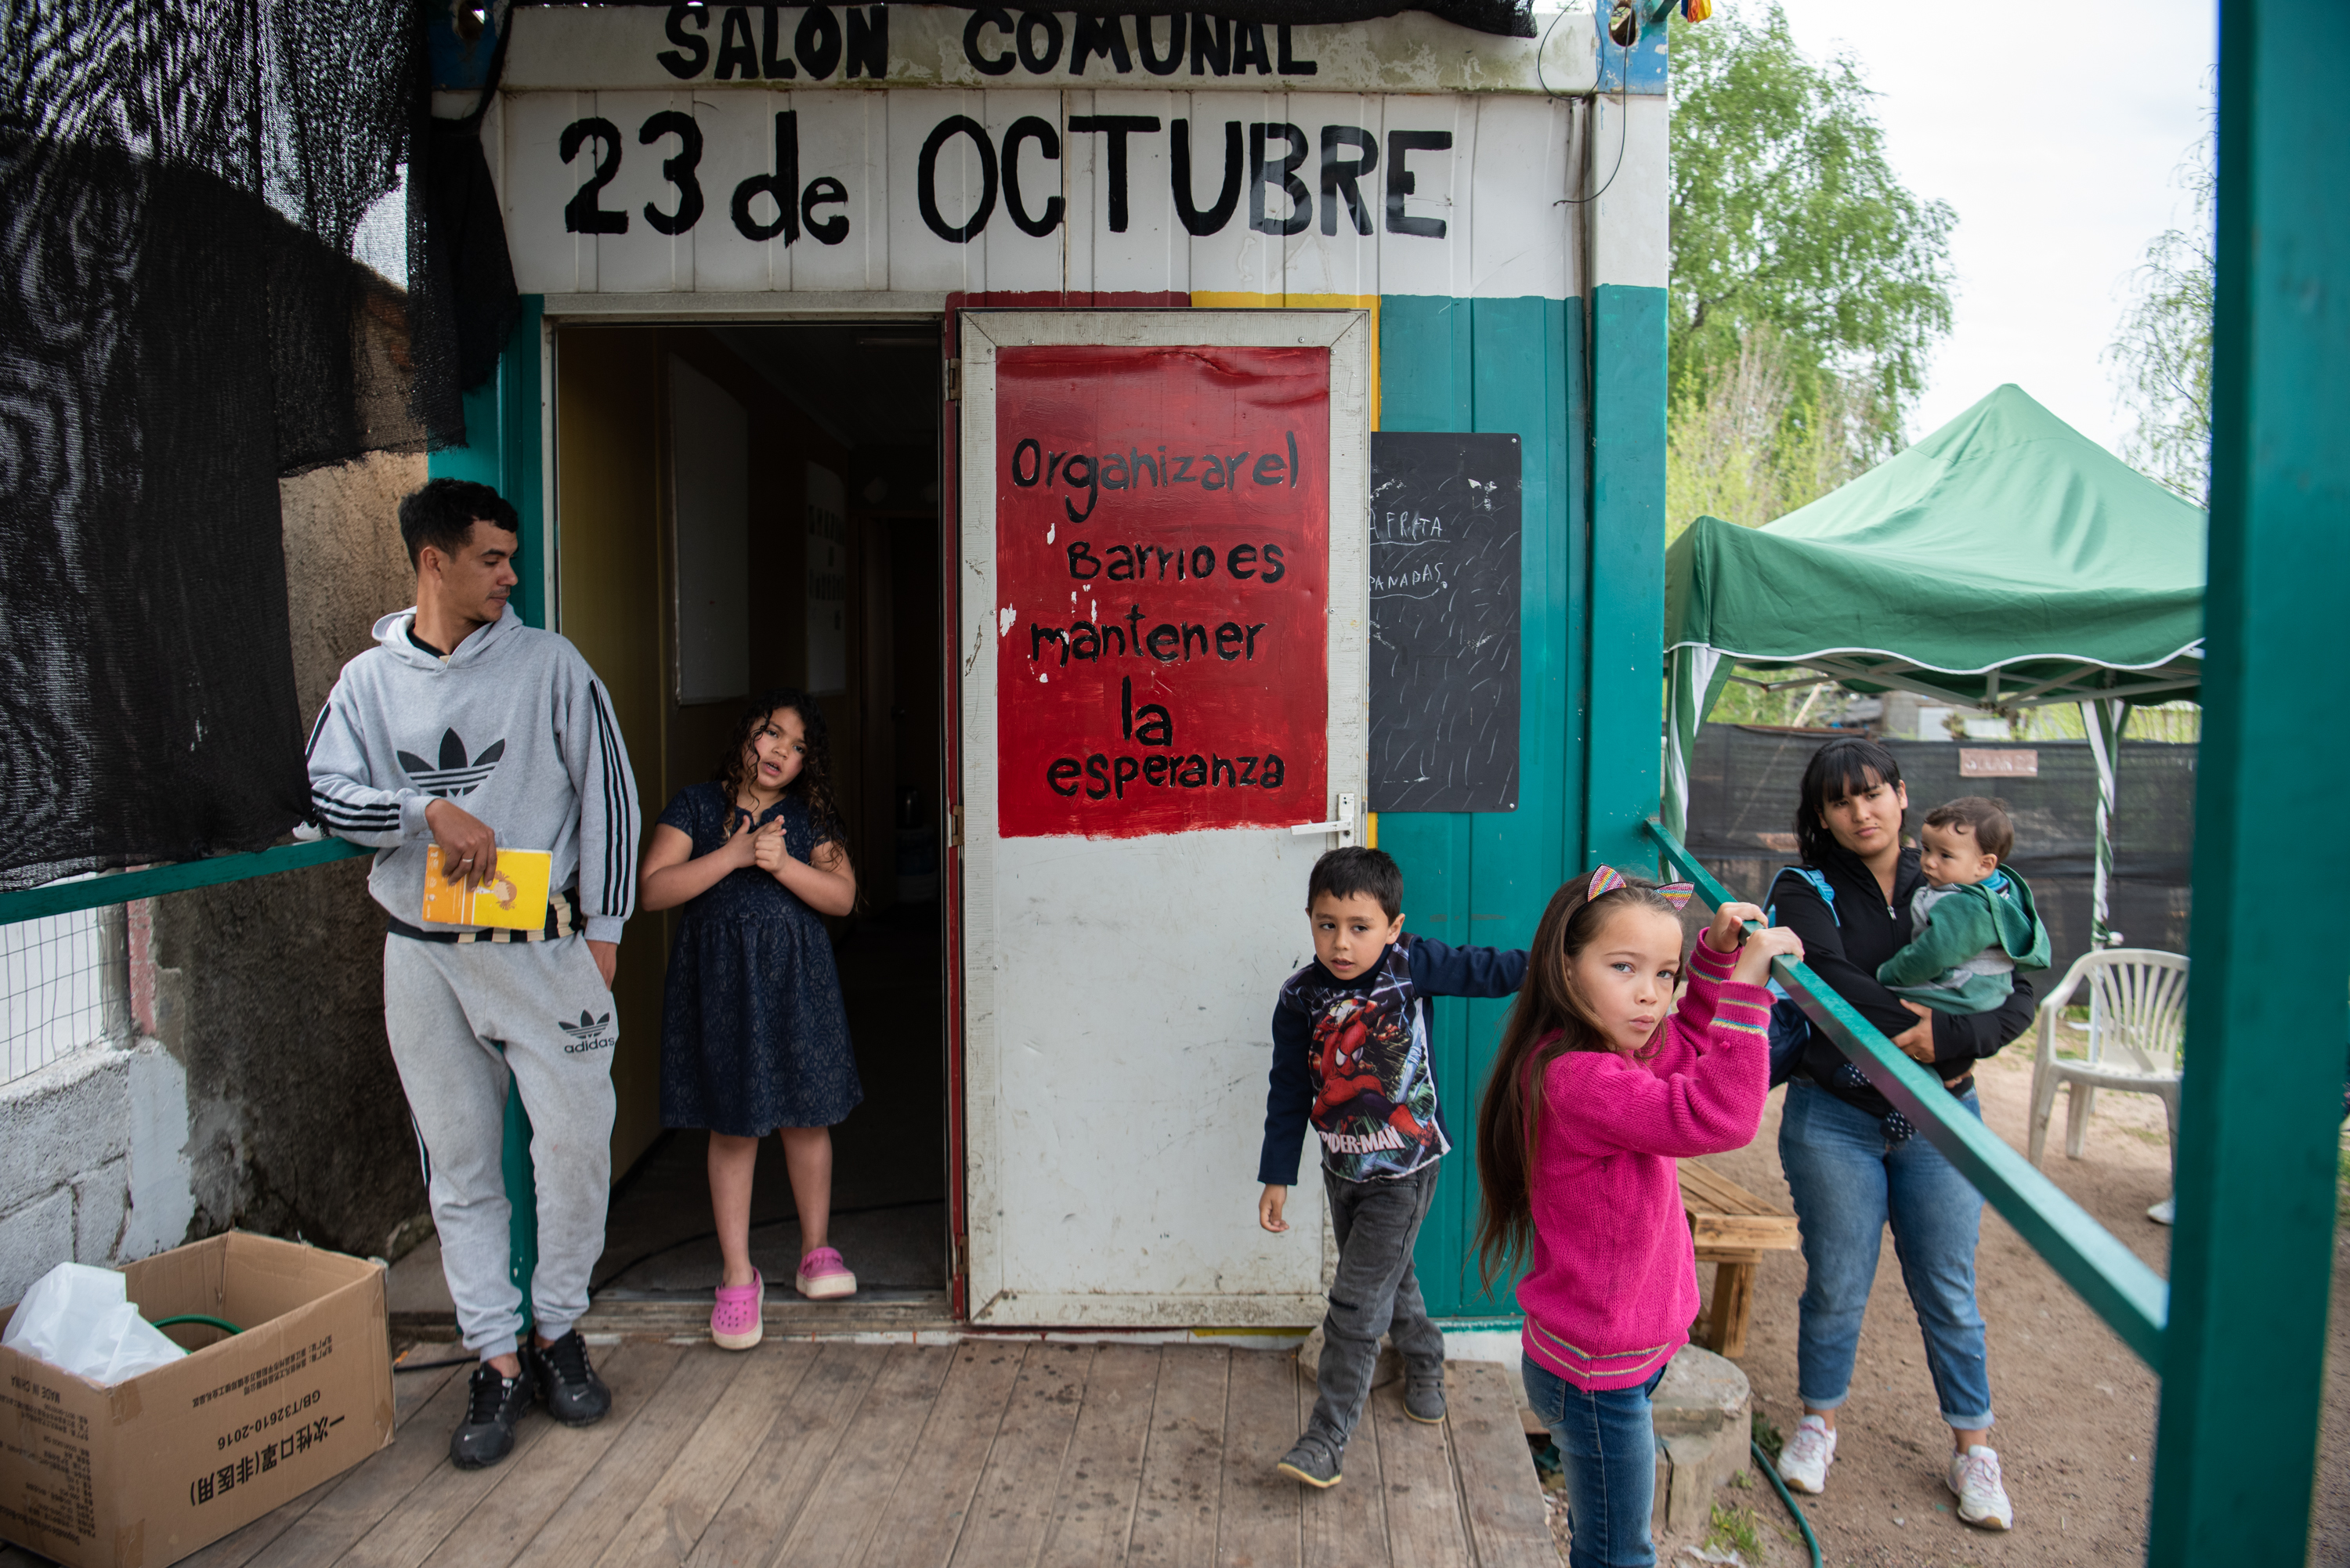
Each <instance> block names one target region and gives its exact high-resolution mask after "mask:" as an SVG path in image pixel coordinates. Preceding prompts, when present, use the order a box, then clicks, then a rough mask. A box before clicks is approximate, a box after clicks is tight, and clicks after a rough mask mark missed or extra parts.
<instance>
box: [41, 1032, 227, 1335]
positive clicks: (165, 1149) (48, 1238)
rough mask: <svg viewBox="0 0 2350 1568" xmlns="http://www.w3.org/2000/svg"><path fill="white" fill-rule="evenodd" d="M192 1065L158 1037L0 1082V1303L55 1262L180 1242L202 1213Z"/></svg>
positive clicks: (126, 1254) (120, 1255)
mask: <svg viewBox="0 0 2350 1568" xmlns="http://www.w3.org/2000/svg"><path fill="white" fill-rule="evenodd" d="M187 1146H188V1078H187V1074H186V1072H185V1071H184V1070H183V1069H182V1067H181V1066H180V1064H179V1063H178V1062H177V1061H176V1060H175V1059H174V1058H173V1057H172V1054H171V1053H170V1052H168V1051H166V1050H164V1049H163V1048H162V1047H161V1045H159V1044H156V1043H155V1042H154V1041H152V1040H140V1041H139V1042H137V1043H135V1044H131V1045H129V1046H126V1047H120V1048H105V1047H100V1048H96V1049H92V1050H88V1051H80V1052H76V1053H75V1054H72V1055H70V1056H66V1057H63V1058H60V1059H59V1060H57V1061H55V1062H52V1063H50V1064H48V1065H47V1066H46V1067H43V1068H41V1069H39V1070H38V1071H36V1072H34V1073H31V1074H28V1075H26V1076H24V1077H22V1078H18V1079H16V1080H15V1081H14V1082H12V1083H9V1084H6V1085H0V1303H9V1302H14V1301H16V1300H17V1299H18V1298H19V1297H21V1296H22V1295H23V1294H24V1293H25V1288H26V1286H28V1285H30V1284H31V1283H32V1282H34V1281H35V1280H37V1279H39V1278H40V1277H41V1276H42V1275H43V1274H45V1273H47V1272H49V1270H51V1269H52V1268H54V1267H56V1266H57V1264H59V1263H64V1262H76V1263H96V1264H100V1265H112V1264H118V1263H123V1262H130V1261H132V1260H134V1259H138V1258H144V1257H149V1256H151V1255H153V1254H154V1253H156V1252H160V1251H165V1250H166V1249H168V1248H171V1247H173V1246H176V1245H178V1244H179V1243H180V1242H181V1241H184V1240H185V1239H186V1238H187V1235H188V1231H189V1228H190V1225H191V1224H192V1221H193V1220H194V1219H195V1212H196V1206H195V1198H194V1193H193V1189H192V1179H191V1176H192V1173H191V1171H190V1168H189V1161H188V1148H187Z"/></svg>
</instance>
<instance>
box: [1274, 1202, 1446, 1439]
mask: <svg viewBox="0 0 2350 1568" xmlns="http://www.w3.org/2000/svg"><path fill="white" fill-rule="evenodd" d="M1437 1164H1438V1162H1436V1161H1434V1160H1430V1162H1429V1163H1428V1164H1426V1165H1423V1166H1421V1167H1420V1168H1419V1169H1418V1170H1415V1171H1413V1172H1412V1173H1411V1174H1410V1175H1409V1176H1399V1177H1397V1178H1396V1179H1394V1180H1392V1181H1348V1180H1347V1179H1345V1178H1344V1177H1339V1176H1333V1175H1332V1174H1330V1173H1329V1172H1328V1171H1324V1172H1323V1173H1322V1190H1323V1191H1324V1192H1326V1194H1328V1195H1329V1199H1330V1225H1331V1229H1332V1230H1333V1231H1336V1233H1337V1240H1338V1274H1337V1277H1336V1279H1334V1280H1332V1281H1331V1282H1330V1311H1329V1314H1328V1315H1326V1316H1325V1317H1324V1318H1323V1320H1322V1366H1321V1370H1320V1372H1319V1373H1318V1374H1317V1381H1318V1382H1319V1383H1320V1385H1321V1388H1320V1393H1319V1396H1318V1397H1316V1398H1315V1401H1314V1414H1313V1416H1312V1417H1310V1418H1309V1419H1308V1420H1307V1421H1306V1423H1305V1432H1306V1435H1307V1436H1308V1437H1312V1436H1315V1435H1317V1434H1318V1435H1319V1436H1320V1437H1321V1438H1323V1440H1324V1441H1326V1442H1327V1443H1328V1444H1329V1445H1330V1451H1331V1452H1332V1453H1333V1454H1337V1455H1344V1454H1345V1453H1346V1451H1347V1438H1350V1437H1352V1436H1353V1435H1354V1432H1355V1423H1356V1422H1357V1420H1359V1419H1360V1418H1361V1417H1362V1414H1363V1401H1364V1400H1365V1399H1366V1398H1367V1397H1369V1395H1370V1392H1371V1376H1372V1374H1373V1373H1375V1372H1376V1371H1377V1370H1378V1361H1379V1335H1381V1334H1386V1335H1387V1336H1388V1339H1389V1341H1390V1342H1391V1343H1392V1344H1393V1345H1395V1347H1396V1354H1398V1355H1400V1356H1402V1357H1403V1364H1404V1369H1405V1372H1406V1374H1407V1375H1408V1376H1409V1375H1419V1376H1427V1375H1428V1374H1429V1373H1430V1371H1434V1372H1435V1373H1437V1374H1438V1375H1439V1376H1440V1375H1441V1374H1442V1372H1443V1368H1444V1331H1443V1330H1442V1329H1440V1328H1438V1327H1437V1326H1436V1324H1434V1323H1432V1322H1430V1319H1429V1316H1428V1306H1427V1303H1425V1302H1424V1301H1422V1300H1421V1298H1420V1293H1419V1275H1418V1274H1417V1273H1415V1272H1413V1271H1412V1266H1411V1247H1412V1243H1413V1242H1414V1241H1418V1240H1419V1227H1420V1222H1421V1221H1422V1220H1426V1219H1427V1218H1428V1210H1429V1205H1430V1204H1431V1203H1433V1202H1435V1200H1436V1171H1437Z"/></svg>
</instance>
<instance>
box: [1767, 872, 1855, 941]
mask: <svg viewBox="0 0 2350 1568" xmlns="http://www.w3.org/2000/svg"><path fill="white" fill-rule="evenodd" d="M1790 874H1792V875H1794V876H1797V877H1802V878H1803V879H1804V881H1806V882H1808V883H1810V884H1811V885H1812V891H1813V892H1814V893H1817V894H1818V895H1819V896H1820V902H1821V903H1823V904H1825V905H1826V906H1827V907H1828V919H1831V920H1834V921H1835V923H1836V925H1837V927H1838V928H1839V929H1841V928H1842V926H1843V925H1844V917H1843V916H1842V915H1839V914H1837V913H1836V907H1835V888H1831V887H1829V886H1828V879H1827V877H1825V876H1823V875H1822V874H1821V873H1819V872H1817V871H1814V870H1813V869H1812V868H1811V867H1808V866H1782V867H1779V869H1778V871H1777V873H1776V874H1775V875H1773V877H1772V878H1771V890H1770V892H1769V893H1768V894H1766V895H1764V896H1765V897H1766V898H1770V899H1771V902H1770V903H1769V904H1767V905H1765V906H1764V907H1763V916H1764V918H1765V919H1768V920H1769V921H1770V922H1771V924H1773V925H1774V926H1775V925H1777V924H1778V923H1779V902H1778V893H1779V878H1780V877H1785V876H1788V875H1790Z"/></svg>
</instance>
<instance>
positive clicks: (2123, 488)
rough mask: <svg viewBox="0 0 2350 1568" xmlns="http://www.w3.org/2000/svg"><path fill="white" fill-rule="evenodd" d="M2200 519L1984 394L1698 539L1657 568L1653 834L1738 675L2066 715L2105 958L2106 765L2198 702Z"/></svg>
mask: <svg viewBox="0 0 2350 1568" xmlns="http://www.w3.org/2000/svg"><path fill="white" fill-rule="evenodd" d="M2205 531H2206V519H2205V515H2204V512H2203V509H2202V508H2201V507H2199V506H2197V505H2195V504H2193V503H2191V502H2189V501H2187V500H2185V499H2183V498H2182V497H2180V496H2179V495H2178V493H2176V492H2174V491H2171V490H2169V489H2168V488H2166V487H2165V486H2163V485H2161V484H2158V483H2155V482H2154V481H2153V480H2151V479H2148V478H2147V477H2146V476H2145V475H2144V474H2142V473H2139V472H2137V470H2136V469H2133V468H2131V467H2130V466H2129V465H2128V464H2126V463H2125V462H2122V461H2121V460H2120V459H2119V458H2116V457H2115V456H2114V455H2113V454H2112V453H2111V452H2106V450H2105V449H2104V448H2103V447H2101V446H2099V445H2097V444H2096V443H2095V441H2090V440H2089V439H2088V438H2087V437H2085V436H2084V435H2082V434H2081V433H2080V432H2079V431H2075V430H2074V429H2073V428H2072V427H2071V426H2070V425H2067V424H2066V423H2064V421H2062V420H2060V419H2058V418H2057V417H2056V416H2055V415H2054V414H2052V413H2050V412H2049V411H2048V410H2046V409H2043V408H2042V407H2041V406H2040V405H2039V404H2038V403H2036V402H2033V400H2032V399H2030V398H2029V397H2027V396H2025V395H2024V393H2023V391H2022V389H2020V388H2017V387H2013V386H2004V387H2002V388H2000V389H1998V390H1996V391H1994V392H1992V393H1991V395H1990V396H1989V397H1987V398H1985V399H1983V400H1981V402H1979V403H1977V404H1975V405H1974V407H1972V408H1970V409H1969V410H1967V411H1966V412H1965V413H1963V414H1960V416H1959V417H1958V418H1957V419H1954V420H1952V421H1950V423H1949V424H1946V425H1944V426H1943V427H1942V428H1941V429H1940V430H1938V431H1935V432H1934V433H1933V434H1932V435H1929V436H1928V437H1927V438H1926V439H1925V440H1923V441H1919V442H1918V444H1917V445H1915V446H1913V447H1910V448H1909V449H1908V451H1906V452H1902V453H1901V454H1900V455H1899V456H1898V457H1896V458H1893V459H1891V460H1890V461H1888V462H1884V463H1881V464H1879V465H1878V466H1877V467H1876V468H1874V469H1871V470H1870V471H1869V472H1866V473H1865V474H1862V475H1861V476H1860V477H1859V478H1858V479H1856V480H1854V481H1853V482H1852V483H1849V484H1846V485H1845V486H1844V487H1843V488H1842V489H1839V490H1837V491H1835V492H1834V493H1831V494H1828V495H1825V496H1822V497H1821V498H1820V499H1819V500H1817V501H1814V502H1813V503H1812V504H1810V505H1808V506H1804V507H1800V508H1798V509H1797V510H1795V511H1794V512H1791V513H1789V514H1787V515H1786V516H1784V517H1782V518H1780V519H1779V520H1778V521H1777V522H1775V523H1772V524H1767V525H1765V526H1763V527H1761V528H1741V527H1739V526H1737V525H1736V524H1729V523H1724V522H1721V520H1720V519H1718V518H1713V517H1700V518H1699V519H1698V520H1697V521H1696V522H1695V523H1692V524H1690V527H1689V529H1688V531H1687V532H1686V533H1684V534H1682V535H1681V536H1680V537H1679V539H1677V540H1675V541H1674V542H1673V545H1672V548H1671V549H1670V550H1669V552H1668V553H1667V555H1666V557H1665V559H1666V566H1665V647H1666V650H1667V654H1668V658H1669V677H1670V682H1671V688H1670V698H1669V701H1670V711H1669V715H1668V719H1667V725H1666V736H1665V751H1666V757H1665V801H1664V815H1665V822H1666V825H1667V826H1669V827H1670V828H1671V829H1672V830H1673V832H1674V833H1675V834H1676V835H1679V834H1681V833H1683V832H1684V831H1685V830H1686V828H1687V826H1688V825H1687V820H1686V819H1687V814H1688V804H1689V750H1690V743H1691V742H1693V741H1694V739H1695V737H1696V734H1697V729H1698V726H1699V725H1700V724H1701V723H1702V722H1704V721H1705V717H1706V715H1707V713H1709V712H1710V711H1711V710H1712V708H1713V704H1714V701H1715V699H1716V698H1718V697H1719V696H1720V695H1721V689H1722V687H1723V686H1724V685H1725V684H1726V683H1727V682H1728V681H1729V680H1730V679H1731V671H1732V670H1733V668H1734V667H1735V666H1737V665H1741V664H1744V665H1750V666H1757V667H1766V668H1786V667H1790V666H1794V667H1801V668H1803V669H1805V670H1813V671H1815V672H1816V673H1817V675H1818V676H1819V677H1820V678H1821V679H1824V680H1836V681H1840V682H1842V683H1843V684H1844V685H1846V686H1847V687H1849V688H1851V689H1852V690H1854V691H1889V690H1900V691H1914V692H1917V693H1918V694H1919V695H1921V696H1926V697H1933V698H1937V699H1939V700H1942V701H1949V702H1951V703H1953V704H1956V705H1958V706H1961V707H1975V708H1985V709H1990V710H1991V711H1998V712H2003V713H2012V712H2013V711H2017V710H2020V709H2023V708H2032V707H2039V706H2042V705H2044V704H2047V703H2052V702H2076V703H2078V704H2080V706H2081V711H2082V717H2083V719H2084V721H2085V726H2086V729H2087V732H2088V736H2089V743H2090V746H2091V748H2092V750H2093V753H2094V754H2095V760H2096V764H2097V781H2098V799H2097V865H2096V881H2095V893H2094V903H2093V909H2094V918H2093V924H2092V929H2091V940H2093V941H2094V942H2095V943H2096V944H2097V945H2100V946H2102V945H2106V942H2107V941H2108V940H2109V937H2108V933H2107V931H2106V882H2107V878H2108V876H2109V874H2110V870H2111V867H2112V860H2113V851H2112V846H2111V842H2110V836H2109V830H2110V819H2111V815H2112V812H2113V804H2114V764H2115V762H2116V755H2117V753H2116V747H2117V744H2118V742H2119V740H2120V737H2121V732H2122V727H2123V725H2124V724H2125V723H2126V722H2127V720H2128V715H2129V710H2130V708H2131V706H2132V705H2134V704H2137V703H2140V702H2147V701H2157V702H2159V701H2169V700H2171V699H2173V698H2178V697H2183V696H2189V695H2191V694H2192V693H2193V692H2194V691H2196V690H2197V688H2198V687H2199V684H2200V682H2201V672H2202V657H2203V570H2204V548H2205V545H2204V541H2205Z"/></svg>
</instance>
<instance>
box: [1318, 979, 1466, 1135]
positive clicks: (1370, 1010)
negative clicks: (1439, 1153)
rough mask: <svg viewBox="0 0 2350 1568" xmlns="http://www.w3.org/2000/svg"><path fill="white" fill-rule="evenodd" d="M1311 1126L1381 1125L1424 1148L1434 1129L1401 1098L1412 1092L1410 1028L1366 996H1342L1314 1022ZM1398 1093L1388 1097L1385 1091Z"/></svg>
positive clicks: (1328, 1128)
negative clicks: (1353, 1123)
mask: <svg viewBox="0 0 2350 1568" xmlns="http://www.w3.org/2000/svg"><path fill="white" fill-rule="evenodd" d="M1314 1044H1315V1055H1314V1078H1315V1096H1314V1111H1313V1119H1314V1125H1315V1127H1320V1128H1322V1129H1324V1130H1325V1131H1328V1132H1339V1131H1345V1130H1348V1129H1347V1123H1348V1122H1356V1123H1357V1124H1358V1125H1361V1126H1362V1127H1363V1130H1365V1131H1367V1130H1369V1128H1370V1127H1377V1126H1378V1125H1380V1124H1382V1123H1384V1124H1385V1125H1386V1126H1388V1127H1393V1128H1394V1129H1395V1130H1396V1132H1397V1133H1399V1134H1400V1135H1401V1136H1402V1137H1407V1138H1410V1139H1412V1140H1413V1141H1414V1142H1416V1143H1419V1144H1420V1145H1421V1146H1422V1147H1426V1146H1427V1145H1430V1144H1432V1143H1434V1142H1435V1141H1436V1129H1435V1128H1434V1127H1430V1126H1429V1125H1427V1124H1426V1123H1424V1122H1422V1121H1421V1120H1420V1119H1419V1117H1418V1116H1413V1115H1412V1113H1411V1110H1410V1107H1409V1106H1408V1105H1406V1104H1403V1103H1402V1101H1403V1100H1405V1099H1407V1098H1409V1096H1410V1093H1411V1088H1412V1081H1413V1079H1414V1078H1415V1077H1416V1076H1418V1075H1417V1074H1416V1073H1415V1072H1414V1071H1413V1066H1414V1064H1413V1062H1412V1049H1411V1046H1412V1036H1411V1027H1410V1025H1409V1023H1407V1022H1406V1020H1405V1019H1404V1017H1403V1016H1402V1015H1401V1014H1400V1013H1399V1012H1398V1011H1397V1010H1396V1009H1394V1008H1392V1007H1383V1006H1381V1005H1379V1003H1378V1002H1377V1001H1375V1000H1374V999H1373V998H1372V997H1369V996H1360V997H1347V998H1343V999H1341V1000H1339V1001H1337V1002H1335V1003H1333V1004H1332V1005H1331V1006H1329V1007H1327V1008H1326V1009H1324V1011H1323V1012H1321V1013H1320V1014H1319V1015H1317V1016H1316V1017H1315V1020H1314ZM1391 1092H1392V1094H1393V1095H1394V1096H1397V1097H1396V1098H1392V1099H1391V1098H1389V1097H1388V1096H1389V1094H1390V1093H1391Z"/></svg>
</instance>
